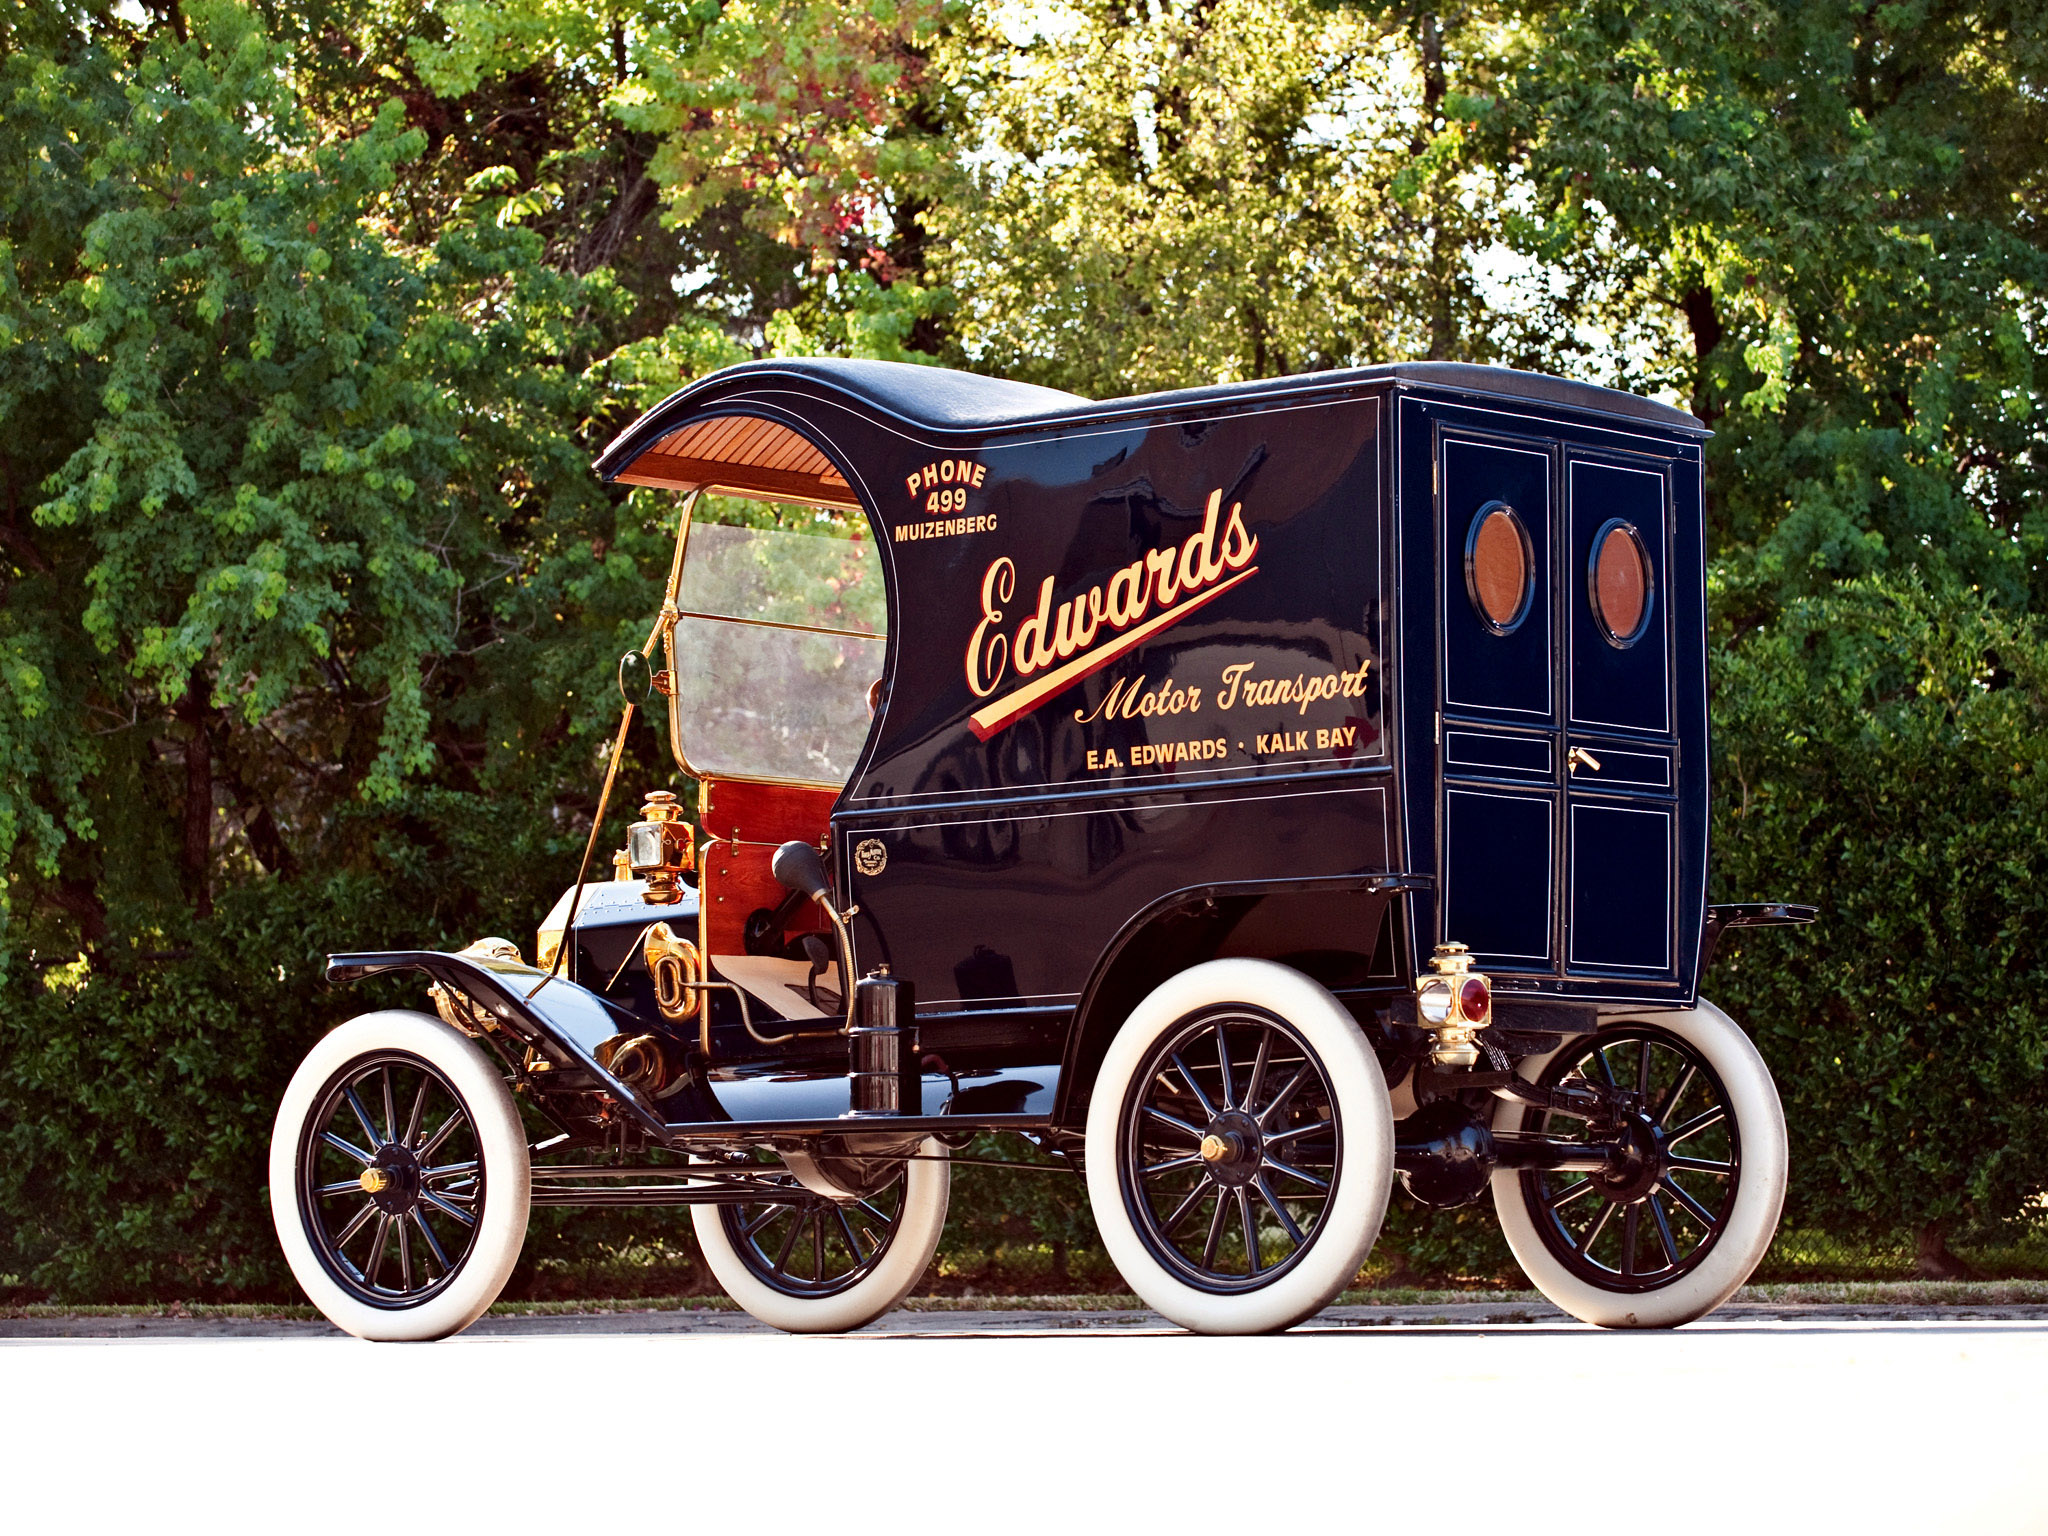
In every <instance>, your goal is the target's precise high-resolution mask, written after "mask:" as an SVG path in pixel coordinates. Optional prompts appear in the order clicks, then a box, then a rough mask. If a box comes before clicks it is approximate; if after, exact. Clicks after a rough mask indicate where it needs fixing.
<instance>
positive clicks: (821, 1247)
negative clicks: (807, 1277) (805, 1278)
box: [811, 1211, 825, 1285]
mask: <svg viewBox="0 0 2048 1536" xmlns="http://www.w3.org/2000/svg"><path fill="white" fill-rule="evenodd" d="M811 1279H812V1280H813V1281H814V1282H815V1283H816V1284H818V1285H823V1284H824V1283H825V1213H824V1212H823V1211H813V1212H811Z"/></svg>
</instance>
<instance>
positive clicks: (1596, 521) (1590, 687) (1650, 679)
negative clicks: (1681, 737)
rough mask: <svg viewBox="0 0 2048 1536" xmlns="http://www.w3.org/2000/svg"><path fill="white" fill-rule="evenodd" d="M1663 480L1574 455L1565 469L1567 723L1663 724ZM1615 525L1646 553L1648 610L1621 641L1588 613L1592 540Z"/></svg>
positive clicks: (1657, 728) (1667, 716)
mask: <svg viewBox="0 0 2048 1536" xmlns="http://www.w3.org/2000/svg"><path fill="white" fill-rule="evenodd" d="M1667 486H1668V482H1667V480H1666V477H1665V475H1664V473H1663V472H1662V471H1661V470H1656V469H1637V468H1633V467H1628V466H1623V465H1618V464H1606V463H1596V462H1593V461H1591V460H1586V459H1574V460H1572V461H1571V463H1570V465H1569V466H1568V486H1567V495H1568V497H1569V505H1570V508H1571V541H1570V544H1569V555H1568V557H1567V559H1566V562H1565V590H1566V594H1567V599H1568V601H1569V603H1570V607H1571V614H1572V619H1571V631H1570V635H1571V663H1570V671H1571V681H1570V694H1571V723H1572V724H1573V725H1583V726H1592V727H1597V728H1601V729H1608V730H1623V731H1651V732H1655V733H1658V734H1660V735H1661V734H1665V733H1668V732H1669V731H1670V729H1671V659H1670V655H1671V646H1670V642H1669V635H1670V627H1671V621H1670V607H1671V605H1670V603H1669V601H1668V600H1667V599H1668V595H1669V585H1670V584H1669V582H1668V581H1667V579H1666V578H1667V575H1668V572H1669V565H1670V562H1669V559H1668V553H1667V552H1668V549H1669V544H1670V536H1669V528H1668V519H1667V518H1666V516H1665V506H1666V503H1667V499H1668V492H1667ZM1616 525H1619V526H1620V528H1621V529H1623V530H1629V529H1632V530H1634V531H1635V533H1636V534H1637V535H1638V536H1639V538H1640V547H1641V549H1642V551H1643V553H1644V554H1645V555H1646V556H1647V557H1648V560H1649V565H1650V584H1649V592H1648V594H1647V603H1648V610H1649V611H1648V613H1647V615H1646V616H1645V619H1646V622H1645V627H1644V628H1643V630H1642V632H1641V634H1640V636H1639V637H1637V638H1636V639H1635V640H1634V641H1633V643H1628V644H1622V643H1618V642H1617V641H1616V640H1614V639H1611V638H1610V637H1609V634H1608V631H1607V630H1606V628H1605V627H1603V626H1602V624H1601V623H1600V621H1599V619H1598V617H1597V616H1596V611H1595V604H1594V599H1593V593H1592V581H1593V559H1594V543H1595V540H1596V539H1597V538H1598V537H1599V536H1600V535H1601V534H1602V533H1603V532H1606V531H1609V530H1612V529H1614V528H1615V526H1616Z"/></svg>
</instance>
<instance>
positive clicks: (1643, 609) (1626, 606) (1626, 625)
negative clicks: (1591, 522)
mask: <svg viewBox="0 0 2048 1536" xmlns="http://www.w3.org/2000/svg"><path fill="white" fill-rule="evenodd" d="M1586 587H1587V595H1588V596H1589V597H1590V598H1591V599H1592V603H1593V618H1594V620H1595V621H1596V622H1597V623H1598V624H1599V626H1600V633H1601V634H1603V635H1605V636H1606V637H1607V643H1608V644H1609V645H1612V646H1615V647H1617V648H1619V649H1623V650H1626V649H1627V648H1628V647H1629V646H1631V645H1634V644H1635V643H1636V642H1637V641H1638V640H1640V639H1642V638H1643V635H1644V633H1645V631H1647V630H1648V629H1649V627H1650V609H1651V607H1652V605H1653V603H1654V602H1655V600H1656V584H1655V580H1654V578H1653V576H1652V575H1651V569H1650V552H1649V550H1647V549H1645V548H1644V547H1643V536H1642V535H1641V534H1640V533H1638V532H1637V531H1636V527H1635V524H1633V523H1629V522H1624V521H1623V520H1622V519H1620V518H1618V517H1617V518H1614V519H1611V520H1610V521H1608V522H1606V523H1603V524H1602V525H1601V528H1600V531H1599V532H1598V533H1596V534H1594V535H1593V559H1592V562H1591V564H1590V565H1589V566H1588V568H1587V571H1586Z"/></svg>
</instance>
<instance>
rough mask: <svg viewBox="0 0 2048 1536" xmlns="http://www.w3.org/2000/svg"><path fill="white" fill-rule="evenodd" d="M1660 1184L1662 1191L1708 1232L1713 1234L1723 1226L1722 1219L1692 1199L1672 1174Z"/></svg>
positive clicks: (1666, 1175) (1661, 1180)
mask: <svg viewBox="0 0 2048 1536" xmlns="http://www.w3.org/2000/svg"><path fill="white" fill-rule="evenodd" d="M1658 1184H1659V1186H1660V1187H1661V1188H1662V1189H1664V1190H1665V1191H1666V1192H1667V1193H1669V1194H1670V1196H1671V1198H1672V1199H1674V1200H1676V1201H1677V1202H1678V1203H1679V1204H1680V1205H1682V1206H1684V1207H1685V1208H1686V1210H1687V1211H1688V1212H1690V1213H1691V1215H1692V1219H1693V1220H1694V1221H1696V1222H1698V1223H1699V1224H1700V1225H1701V1226H1703V1227H1705V1228H1706V1229H1707V1231H1708V1232H1713V1231H1714V1230H1716V1229H1717V1228H1718V1227H1719V1226H1720V1225H1721V1222H1720V1219H1719V1218H1718V1217H1716V1216H1715V1215H1714V1213H1713V1212H1712V1211H1710V1210H1708V1209H1707V1208H1706V1207H1705V1206H1704V1205H1701V1204H1700V1203H1699V1201H1697V1200H1695V1199H1694V1198H1693V1197H1692V1195H1691V1194H1690V1193H1688V1192H1687V1191H1686V1189H1685V1187H1684V1186H1683V1185H1681V1184H1680V1183H1679V1182H1678V1180H1676V1179H1674V1178H1672V1177H1671V1175H1670V1174H1668V1173H1667V1174H1665V1175H1664V1177H1663V1178H1662V1179H1660V1180H1659V1181H1658Z"/></svg>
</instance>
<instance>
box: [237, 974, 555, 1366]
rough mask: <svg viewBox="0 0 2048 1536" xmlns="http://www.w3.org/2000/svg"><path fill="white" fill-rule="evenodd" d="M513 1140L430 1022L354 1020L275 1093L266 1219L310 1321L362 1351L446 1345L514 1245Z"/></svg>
mask: <svg viewBox="0 0 2048 1536" xmlns="http://www.w3.org/2000/svg"><path fill="white" fill-rule="evenodd" d="M528 1178H529V1166H528V1157H527V1147H526V1132H525V1130H524V1128H523V1127H522V1126H521V1125H520V1123H519V1111H518V1109H517V1108H516V1107H515V1106H514V1105H513V1102H512V1095H511V1092H510V1091H509V1090H508V1089H507V1088H506V1086H505V1079H504V1078H503V1077H502V1076H500V1075H499V1073H498V1070H497V1068H496V1067H495V1066H493V1065H492V1063H491V1060H490V1058H489V1057H487V1056H486V1055H485V1054H484V1053H483V1052H482V1051H481V1050H480V1049H478V1047H477V1046H476V1045H474V1044H473V1043H471V1042H470V1041H469V1040H467V1039H465V1038H464V1037H463V1036H462V1035H461V1034H459V1033H457V1032H456V1031H455V1030H453V1029H450V1028H449V1027H448V1026H447V1025H446V1024H443V1023H442V1022H441V1021H440V1020H439V1019H435V1018H429V1017H428V1016H427V1015H426V1014H423V1013H411V1012H405V1011H400V1010H392V1011H390V1012H386V1013H366V1014H363V1015H362V1016H361V1017H359V1018H354V1019H350V1020H349V1021H348V1022H347V1023H346V1024H343V1025H341V1026H340V1027H339V1028H337V1029H335V1030H332V1031H331V1032H329V1033H328V1034H327V1035H326V1036H325V1037H324V1038H323V1039H322V1040H321V1041H320V1042H319V1043H318V1044H317V1045H315V1046H314V1047H313V1049H312V1050H311V1051H310V1052H309V1053H308V1054H307V1056H306V1059H305V1061H303V1062H302V1063H300V1066H299V1070H298V1071H297V1072H296V1073H295V1074H293V1077H292V1080H291V1085H290V1086H289V1087H287V1088H286V1089H285V1094H284V1101H283V1103H281V1104H280V1105H279V1106H278V1110H277V1124H276V1127H275V1129H274V1130H273V1131H272V1133H271V1138H270V1213H271V1217H272V1219H273V1220H274V1221H275V1223H276V1225H277V1238H278V1242H279V1244H280V1245H281V1246H282V1247H283V1249H284V1256H285V1261H286V1262H287V1263H289V1264H290V1265H291V1270H292V1274H293V1275H294V1276H295V1277H297V1279H298V1282H299V1285H300V1287H301V1288H302V1289H303V1290H304V1291H305V1293H306V1295H307V1297H308V1298H309V1299H310V1300H311V1301H312V1303H313V1305H314V1306H316V1307H318V1308H319V1309H320V1310H321V1312H323V1313H324V1314H326V1316H327V1318H328V1320H329V1321H330V1322H332V1323H333V1324H334V1325H335V1326H336V1327H337V1328H341V1329H344V1330H345V1331H347V1332H349V1333H352V1334H354V1335H356V1337H358V1338H362V1339H381V1340H417V1339H438V1338H443V1337H445V1336H446V1335H448V1334H451V1333H459V1332H461V1331H462V1330H463V1329H464V1328H467V1327H468V1326H469V1325H470V1324H471V1323H473V1322H475V1321H476V1319H477V1318H478V1317H479V1316H480V1315H481V1314H482V1313H483V1311H484V1309H485V1308H486V1307H488V1306H490V1304H491V1303H492V1302H493V1301H495V1300H496V1299H497V1296H498V1292H499V1291H501V1290H503V1289H504V1286H505V1281H506V1280H507V1279H508V1278H509V1277H510V1276H511V1273H512V1266H513V1264H514V1263H515V1262H517V1260H518V1258H519V1250H520V1247H521V1246H522V1245H523V1244H524V1243H525V1241H526V1215H527V1205H528V1198H529V1194H530V1190H529V1187H528Z"/></svg>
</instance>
